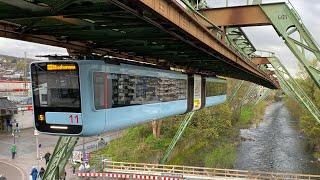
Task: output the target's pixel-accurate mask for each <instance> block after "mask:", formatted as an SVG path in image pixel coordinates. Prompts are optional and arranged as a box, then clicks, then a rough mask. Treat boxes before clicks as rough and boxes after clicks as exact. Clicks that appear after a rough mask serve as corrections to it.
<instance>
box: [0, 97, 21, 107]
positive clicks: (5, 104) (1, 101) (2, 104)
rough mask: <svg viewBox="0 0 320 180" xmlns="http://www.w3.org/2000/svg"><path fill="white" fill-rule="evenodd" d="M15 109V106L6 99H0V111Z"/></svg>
mask: <svg viewBox="0 0 320 180" xmlns="http://www.w3.org/2000/svg"><path fill="white" fill-rule="evenodd" d="M12 108H17V106H16V105H15V104H14V103H13V102H12V101H10V100H8V98H7V97H0V109H12Z"/></svg>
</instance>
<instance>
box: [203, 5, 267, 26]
mask: <svg viewBox="0 0 320 180" xmlns="http://www.w3.org/2000/svg"><path fill="white" fill-rule="evenodd" d="M200 12H201V14H203V15H204V16H206V17H207V18H208V19H209V20H210V21H212V22H213V23H215V24H216V25H218V26H225V27H239V26H240V27H246V26H264V25H272V23H271V21H270V20H269V18H268V17H267V16H266V15H265V13H264V12H263V10H262V9H261V7H260V6H259V5H252V6H235V7H224V8H209V9H201V10H200Z"/></svg>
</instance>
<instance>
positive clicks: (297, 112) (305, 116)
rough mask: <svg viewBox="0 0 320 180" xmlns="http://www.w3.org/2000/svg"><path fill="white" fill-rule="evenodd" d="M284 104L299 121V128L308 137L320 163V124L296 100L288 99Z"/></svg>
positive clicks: (315, 156) (314, 154)
mask: <svg viewBox="0 0 320 180" xmlns="http://www.w3.org/2000/svg"><path fill="white" fill-rule="evenodd" d="M284 102H285V106H286V107H287V108H288V110H289V112H290V114H291V116H292V117H293V118H294V119H295V120H296V121H297V124H298V126H297V128H298V129H299V130H300V131H301V132H302V133H303V134H304V135H305V136H306V138H307V139H306V140H307V142H308V145H309V147H310V149H311V150H312V151H313V156H314V158H316V159H317V160H318V162H319V163H320V124H319V123H318V122H317V121H316V120H315V119H314V118H313V116H312V115H311V114H310V113H309V111H308V110H307V109H306V108H305V107H304V106H302V105H300V104H298V103H297V102H296V101H295V100H294V99H291V98H289V97H286V98H285V100H284ZM315 102H316V101H315Z"/></svg>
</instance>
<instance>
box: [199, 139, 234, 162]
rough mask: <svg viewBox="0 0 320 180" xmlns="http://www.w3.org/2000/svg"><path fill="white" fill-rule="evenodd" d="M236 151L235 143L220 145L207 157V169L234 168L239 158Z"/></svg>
mask: <svg viewBox="0 0 320 180" xmlns="http://www.w3.org/2000/svg"><path fill="white" fill-rule="evenodd" d="M236 149H237V148H236V145H235V144H234V143H222V144H219V145H218V146H216V147H215V148H214V149H213V150H212V152H210V153H209V154H207V155H206V157H205V167H214V168H233V166H234V164H235V161H236V158H237V150H236Z"/></svg>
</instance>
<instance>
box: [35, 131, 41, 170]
mask: <svg viewBox="0 0 320 180" xmlns="http://www.w3.org/2000/svg"><path fill="white" fill-rule="evenodd" d="M33 135H34V136H36V146H37V161H38V169H39V164H40V163H39V159H40V158H39V139H38V136H39V131H37V130H36V129H35V130H34V131H33Z"/></svg>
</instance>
